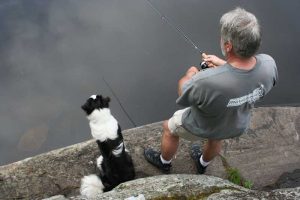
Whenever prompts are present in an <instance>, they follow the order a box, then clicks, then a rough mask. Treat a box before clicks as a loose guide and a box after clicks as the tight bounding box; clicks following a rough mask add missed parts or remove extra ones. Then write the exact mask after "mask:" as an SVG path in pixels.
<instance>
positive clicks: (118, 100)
mask: <svg viewBox="0 0 300 200" xmlns="http://www.w3.org/2000/svg"><path fill="white" fill-rule="evenodd" d="M102 79H103V81H104V83H105V85H106V86H107V87H108V89H109V90H110V92H111V93H112V94H113V96H114V97H115V98H116V99H117V102H118V103H119V105H120V106H121V109H122V110H123V112H124V113H125V115H126V116H127V118H128V119H129V121H130V122H131V123H132V125H133V126H134V127H136V124H135V123H134V121H133V120H132V118H131V117H130V116H129V114H128V113H127V112H126V110H125V108H124V107H123V105H122V103H121V101H120V99H119V98H118V96H117V95H116V93H115V92H114V90H113V89H112V87H110V85H109V83H108V82H107V81H106V80H105V78H104V77H102Z"/></svg>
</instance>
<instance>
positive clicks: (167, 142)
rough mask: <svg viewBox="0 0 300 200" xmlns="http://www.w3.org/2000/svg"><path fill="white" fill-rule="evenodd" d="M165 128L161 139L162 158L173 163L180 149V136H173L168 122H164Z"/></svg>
mask: <svg viewBox="0 0 300 200" xmlns="http://www.w3.org/2000/svg"><path fill="white" fill-rule="evenodd" d="M163 128H164V130H163V135H162V138H161V156H162V158H163V159H164V160H167V161H171V160H172V158H173V156H174V155H175V153H176V151H177V149H178V144H179V136H177V135H174V134H171V131H170V130H169V127H168V120H167V121H164V124H163Z"/></svg>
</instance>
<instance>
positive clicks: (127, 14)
mask: <svg viewBox="0 0 300 200" xmlns="http://www.w3.org/2000/svg"><path fill="white" fill-rule="evenodd" d="M151 2H153V3H155V5H156V6H157V7H159V8H160V11H162V12H163V14H165V15H167V16H168V17H169V18H170V20H172V21H173V22H175V23H176V24H179V25H180V27H181V28H182V30H183V31H184V32H185V33H187V35H188V36H189V37H190V38H192V39H193V41H195V43H196V44H197V46H199V48H201V49H205V50H207V51H208V52H212V53H214V54H218V55H220V54H221V52H220V50H219V30H218V23H219V18H220V16H221V14H222V13H224V12H226V11H228V10H229V9H232V8H234V7H236V6H237V5H240V6H242V7H245V8H246V9H249V10H250V11H252V12H254V13H255V14H256V15H257V16H258V18H259V19H260V22H261V24H262V27H263V35H264V38H263V46H262V50H261V51H262V52H265V53H268V54H271V55H273V57H274V58H275V60H276V61H277V65H278V68H279V76H280V82H279V84H278V86H277V87H276V88H275V89H274V90H272V93H271V94H270V95H269V96H268V97H267V98H266V99H265V101H264V103H265V104H290V103H299V102H300V94H299V91H296V90H295V89H293V90H291V89H290V88H299V87H300V85H299V81H298V76H299V73H300V71H299V67H298V66H300V61H299V59H294V58H297V56H298V55H297V54H298V52H297V50H298V49H299V46H300V39H299V34H300V28H299V23H298V21H297V20H296V19H298V18H299V15H300V14H299V12H298V10H299V9H300V3H299V1H289V2H288V3H286V2H283V1H280V0H274V1H272V3H269V1H263V2H262V1H259V0H254V1H251V2H249V1H239V2H234V1H230V2H228V1H226V3H225V2H220V1H218V0H204V1H189V2H186V1H180V0H175V1H174V0H166V1H156V0H152V1H151ZM203 8H205V9H203ZM278 27H281V30H280V31H278ZM0 30H1V31H0V60H1V66H0V97H1V98H0V113H1V115H0V136H1V138H0V165H2V164H6V163H9V162H13V161H16V160H19V159H22V158H25V157H28V156H32V155H36V154H38V153H41V152H46V151H49V150H51V149H54V148H58V147H62V146H66V145H70V144H74V143H77V142H81V141H84V140H87V139H89V138H90V132H89V127H88V122H87V120H86V118H85V115H84V113H83V112H82V110H81V109H80V106H81V104H82V103H83V102H85V100H86V98H87V97H89V96H90V95H91V94H95V93H100V94H103V95H105V96H110V97H111V98H112V102H111V109H112V113H113V114H114V115H115V117H116V118H117V119H118V121H119V122H120V124H121V126H122V128H123V129H126V128H130V127H132V123H131V122H130V120H129V119H128V117H127V116H126V114H125V113H124V111H123V110H122V109H121V107H120V105H119V104H118V102H117V100H116V99H115V98H114V96H113V94H112V91H111V90H110V89H109V88H108V87H107V85H106V84H105V82H103V77H105V80H106V81H107V82H108V83H109V85H110V87H111V88H112V89H113V91H114V93H115V94H116V95H117V97H118V98H119V100H120V101H121V103H122V105H123V106H124V108H125V110H126V112H127V113H128V115H129V116H130V117H131V118H132V120H133V121H134V123H135V124H137V125H143V124H146V123H151V122H156V121H161V120H164V119H167V118H168V117H170V116H171V114H172V113H173V112H174V111H175V110H176V109H177V108H178V107H177V106H176V104H175V99H176V87H177V86H176V85H177V80H179V78H180V77H181V76H182V75H183V73H184V72H185V71H186V70H187V69H188V67H189V66H191V65H197V64H199V55H198V54H197V53H196V52H195V51H194V50H193V48H192V47H191V45H190V44H188V43H186V41H184V40H183V39H182V38H181V37H180V36H179V35H178V33H176V32H175V31H174V30H173V29H172V28H170V27H169V26H167V25H166V24H165V23H164V22H163V21H161V19H160V17H159V16H158V15H157V13H155V12H154V11H153V9H151V7H149V5H148V4H147V3H146V2H145V1H139V0H128V1H121V0H107V1H105V0H101V1H98V0H89V1H80V0H53V1H49V0H44V1H40V0H26V1H18V0H2V1H1V2H0ZM286 49H288V50H289V52H288V53H286Z"/></svg>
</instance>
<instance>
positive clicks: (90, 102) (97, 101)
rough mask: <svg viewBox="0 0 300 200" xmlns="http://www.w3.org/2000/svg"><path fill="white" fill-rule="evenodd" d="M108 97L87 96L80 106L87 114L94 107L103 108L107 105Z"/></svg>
mask: <svg viewBox="0 0 300 200" xmlns="http://www.w3.org/2000/svg"><path fill="white" fill-rule="evenodd" d="M109 102H110V98H109V97H106V98H104V97H102V96H101V95H92V96H91V97H90V98H88V99H87V100H86V102H85V104H83V105H82V106H81V108H82V109H83V110H84V111H85V113H86V114H87V115H90V114H91V113H92V112H93V111H94V110H95V109H98V110H100V109H103V108H108V107H109Z"/></svg>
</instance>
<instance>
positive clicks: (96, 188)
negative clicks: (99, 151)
mask: <svg viewBox="0 0 300 200" xmlns="http://www.w3.org/2000/svg"><path fill="white" fill-rule="evenodd" d="M103 189H104V185H103V184H102V181H101V180H100V178H99V177H98V176H97V175H95V174H91V175H88V176H85V177H83V178H82V179H81V186H80V194H81V195H82V196H86V197H87V198H95V197H96V196H97V195H98V194H101V193H103Z"/></svg>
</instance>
